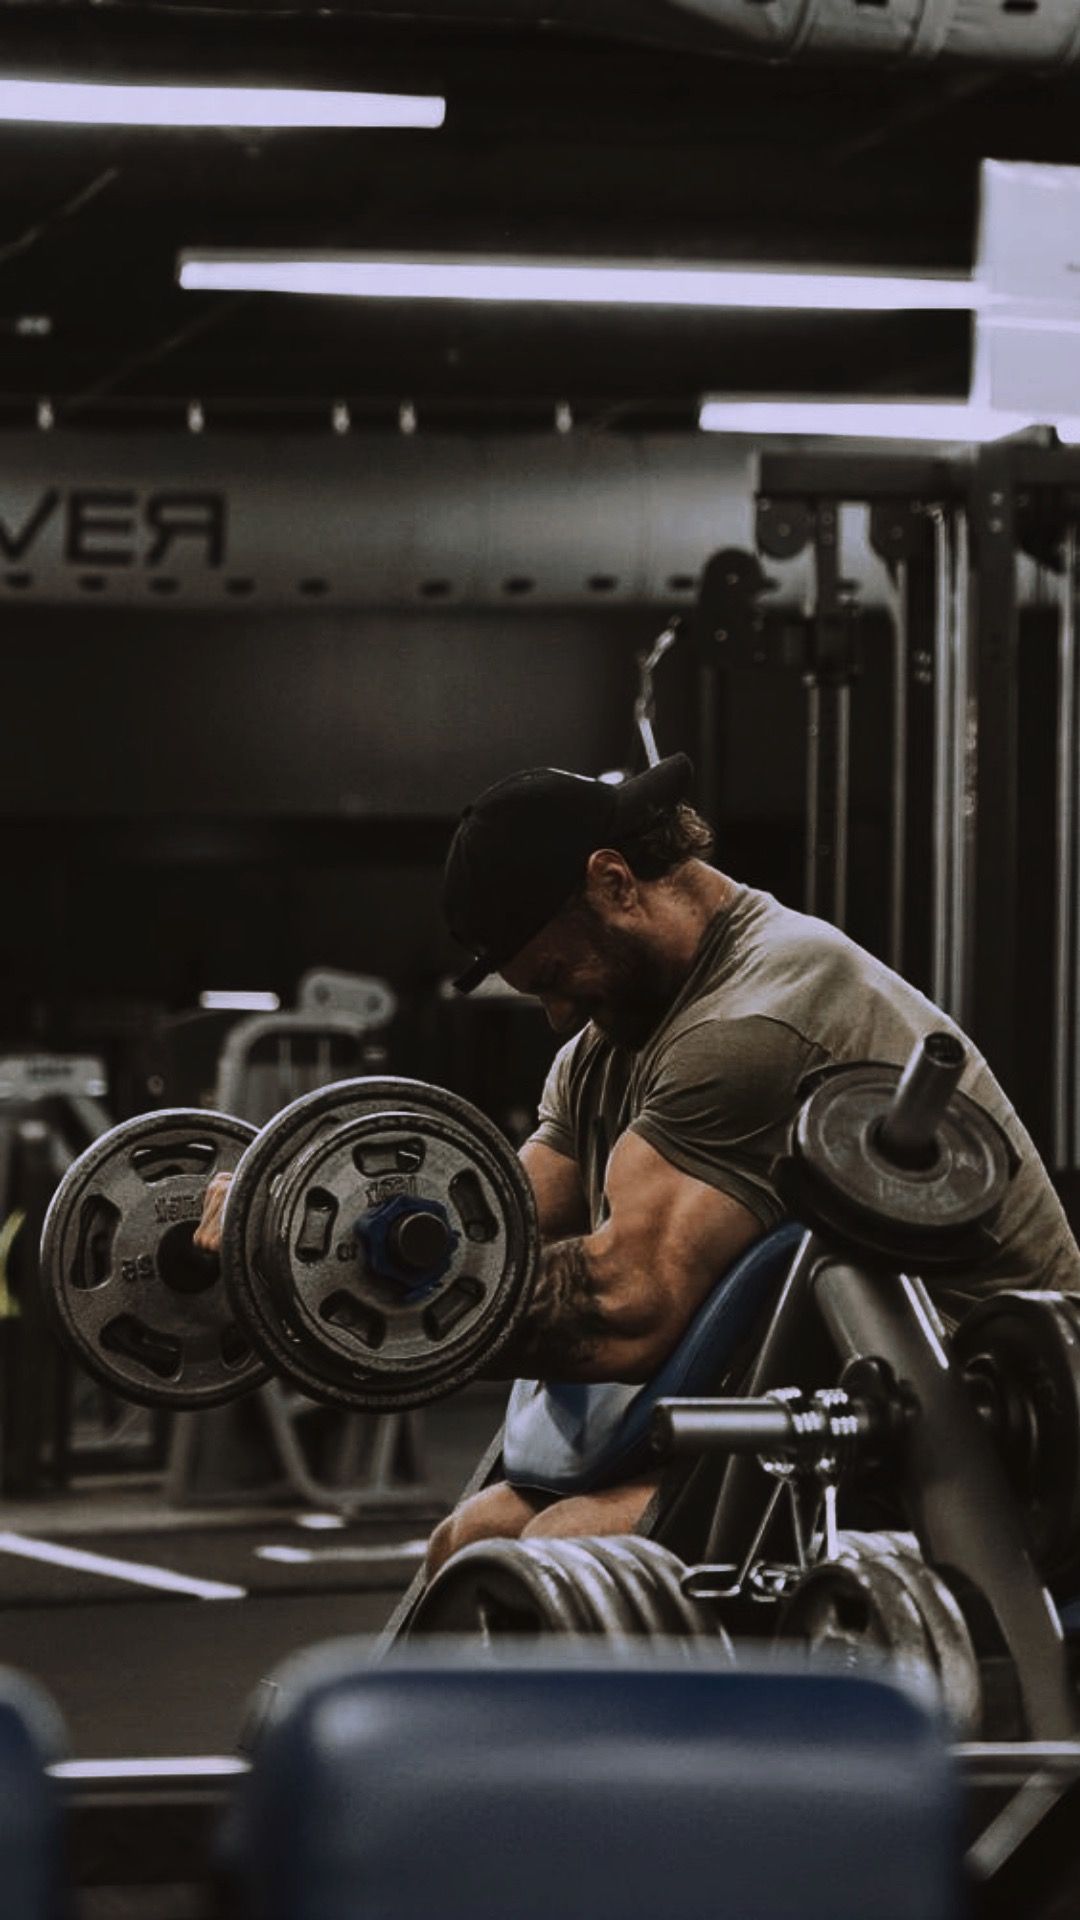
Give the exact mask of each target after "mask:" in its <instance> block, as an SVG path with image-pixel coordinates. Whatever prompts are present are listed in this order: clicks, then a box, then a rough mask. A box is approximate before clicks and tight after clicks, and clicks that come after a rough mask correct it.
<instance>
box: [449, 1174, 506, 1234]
mask: <svg viewBox="0 0 1080 1920" xmlns="http://www.w3.org/2000/svg"><path fill="white" fill-rule="evenodd" d="M450 1198H451V1200H452V1201H453V1203H454V1205H455V1207H456V1208H457V1210H458V1213H459V1215H460V1216H461V1224H462V1226H463V1227H464V1229H465V1236H466V1238H467V1239H469V1240H494V1239H495V1237H496V1235H497V1234H498V1231H499V1223H498V1221H497V1220H496V1218H495V1215H494V1214H493V1213H492V1211H491V1208H490V1207H489V1206H488V1203H487V1201H486V1200H485V1198H484V1189H483V1187H482V1186H481V1185H480V1182H479V1180H478V1179H477V1176H476V1174H475V1173H471V1172H465V1173H458V1174H455V1175H454V1178H453V1179H452V1180H451V1182H450Z"/></svg>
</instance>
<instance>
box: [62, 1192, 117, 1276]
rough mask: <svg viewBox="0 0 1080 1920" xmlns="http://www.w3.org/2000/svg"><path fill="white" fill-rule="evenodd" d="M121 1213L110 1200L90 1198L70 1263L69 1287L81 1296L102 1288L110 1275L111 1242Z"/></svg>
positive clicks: (84, 1210) (94, 1195)
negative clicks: (94, 1288) (75, 1289)
mask: <svg viewBox="0 0 1080 1920" xmlns="http://www.w3.org/2000/svg"><path fill="white" fill-rule="evenodd" d="M119 1224H120V1213H119V1210H118V1208H116V1207H114V1206H113V1204H112V1201H111V1200H106V1199H104V1198H103V1196H102V1195H101V1194H100V1193H94V1194H91V1195H90V1197H89V1199H88V1200H87V1201H86V1203H85V1205H84V1206H83V1209H82V1213H81V1215H80V1217H79V1238H78V1243H77V1245H76V1248H75V1258H74V1260H73V1261H72V1263H71V1284H72V1286H73V1287H75V1288H77V1289H78V1291H79V1292H80V1293H88V1292H89V1291H90V1290H91V1288H92V1287H103V1286H104V1285H105V1282H106V1280H107V1279H108V1278H109V1275H110V1274H111V1272H112V1264H113V1240H114V1238H115V1235H116V1229H117V1227H118V1226H119Z"/></svg>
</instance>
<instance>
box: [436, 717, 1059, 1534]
mask: <svg viewBox="0 0 1080 1920" xmlns="http://www.w3.org/2000/svg"><path fill="white" fill-rule="evenodd" d="M691 779H692V769H691V766H690V763H689V761H688V760H687V759H686V758H685V756H683V755H675V756H673V757H672V758H670V759H668V760H665V761H662V762H661V763H660V764H659V765H658V766H656V767H653V768H651V769H649V770H648V771H647V772H645V773H643V774H639V775H637V776H636V777H635V778H633V779H630V780H628V781H626V782H625V783H624V784H623V785H621V786H609V785H607V784H606V783H604V782H602V781H597V780H588V779H582V778H580V777H579V776H577V775H572V774H568V773H562V772H558V771H555V770H552V769H550V768H541V769H535V770H533V771H530V772H526V773H522V774H518V775H514V776H512V777H511V778H510V779H508V780H505V781H502V782H500V783H499V784H498V785H497V786H495V787H493V788H490V789H489V790H488V791H487V792H486V793H484V794H482V795H481V796H480V798H479V799H478V800H477V801H476V802H475V804H474V805H473V806H472V807H470V808H468V809H467V810H466V812H465V814H464V815H463V816H462V819H461V821H460V823H459V826H458V829H457V832H456V834H455V837H454V841H453V845H452V847H451V850H450V854H449V858H448V861H447V868H446V876H445V892H444V905H445V911H446V915H447V919H448V922H449V924H450V927H451V929H452V931H453V932H454V934H455V936H456V937H457V938H458V939H459V940H460V941H461V943H462V944H463V945H464V946H466V947H468V948H470V949H471V950H472V951H473V953H474V954H475V956H476V957H475V959H474V961H473V963H472V965H471V966H469V967H468V968H467V969H466V971H465V972H464V973H463V974H462V975H461V977H460V979H459V980H458V982H457V985H458V986H459V988H461V990H462V991H464V992H468V991H470V990H471V989H472V988H473V987H475V986H476V985H478V984H479V982H480V981H481V980H482V979H483V978H484V977H485V976H486V975H487V974H489V973H492V972H497V973H500V974H501V975H502V976H503V978H504V979H505V980H506V981H507V983H508V984H509V985H510V986H512V987H514V988H516V989H518V990H519V991H521V992H523V993H527V994H531V995H535V996H536V998H538V999H539V1000H540V1002H541V1004H542V1006H543V1007H544V1010H545V1012H546V1014H547V1017H548V1020H549V1022H550V1024H551V1025H552V1027H553V1028H554V1030H555V1031H556V1033H558V1034H560V1035H563V1036H566V1035H569V1036H572V1037H571V1038H569V1039H567V1041H566V1044H565V1045H564V1046H563V1047H562V1048H561V1050H560V1052H559V1053H558V1055H557V1056H556V1059H555V1062H554V1065H553V1066H552V1069H551V1072H550V1074H549V1076H548V1080H547V1084H546V1086H545V1088H544V1093H543V1098H542V1100H541V1105H540V1119H539V1125H538V1127H537V1129H536V1131H535V1133H534V1134H533V1135H532V1137H531V1139H530V1140H528V1141H527V1142H526V1144H525V1146H524V1147H523V1149H522V1156H521V1157H522V1160H523V1162H524V1164H525V1167H526V1169H527V1171H528V1174H529V1177H530V1180H531V1182H532V1186H533V1189H534V1192H535V1195H536V1200H537V1206H538V1212H539V1218H540V1227H541V1233H542V1236H543V1239H544V1242H545V1247H544V1252H543V1254H542V1256H541V1260H540V1265H539V1270H538V1273H537V1276H536V1281H535V1284H534V1286H533V1289H532V1292H531V1296H530V1299H529V1304H528V1307H527V1310H526V1313H525V1315H524V1317H523V1318H522V1320H521V1321H520V1323H519V1325H518V1328H517V1329H516V1332H515V1334H514V1336H513V1337H512V1339H511V1342H510V1344H509V1345H508V1346H507V1347H505V1348H504V1349H503V1351H502V1352H501V1353H500V1355H499V1370H500V1372H501V1373H504V1374H505V1373H508V1372H510V1371H514V1372H516V1373H517V1374H519V1375H520V1376H522V1378H521V1380H519V1384H518V1385H517V1387H515V1389H514V1393H513V1395H512V1398H511V1405H510V1410H509V1416H508V1425H507V1448H506V1452H507V1456H508V1457H510V1456H512V1457H513V1473H512V1481H511V1479H507V1480H503V1481H499V1482H496V1483H495V1484H494V1485H491V1486H489V1487H486V1488H484V1489H483V1490H482V1491H481V1492H479V1493H477V1494H475V1495H474V1496H473V1497H472V1498H471V1499H469V1500H468V1501H467V1502H464V1503H463V1504H462V1505H461V1506H459V1507H458V1509H457V1510H456V1511H455V1512H454V1513H453V1514H451V1515H450V1517H449V1518H448V1519H447V1520H446V1521H444V1522H443V1523H442V1525H441V1526H440V1527H439V1528H438V1529H437V1530H436V1533H435V1534H434V1536H433V1538H432V1541H431V1545H430V1549H429V1555H428V1566H429V1570H430V1571H435V1570H437V1568H438V1567H439V1566H440V1565H442V1563H443V1562H444V1560H445V1559H446V1558H447V1557H448V1556H449V1555H450V1554H451V1553H453V1552H456V1551H457V1550H458V1548H460V1547H462V1546H464V1545H466V1544H468V1543H469V1542H470V1541H473V1540H477V1539H483V1538H489V1537H493V1536H521V1535H527V1536H533V1537H535V1536H537V1535H540V1534H561V1533H566V1534H598V1533H600V1534H602V1533H621V1532H625V1531H627V1530H630V1529H632V1528H633V1527H634V1526H635V1525H636V1524H637V1522H638V1521H639V1520H640V1518H641V1515H642V1513H643V1512H644V1509H645V1507H646V1505H647V1503H648V1501H649V1499H650V1497H651V1494H652V1492H653V1488H654V1485H655V1482H654V1481H653V1480H651V1479H648V1478H646V1479H635V1480H633V1481H632V1482H631V1483H629V1484H622V1485H616V1486H607V1487H604V1488H601V1489H600V1490H596V1491H585V1492H580V1493H577V1494H575V1495H574V1496H572V1497H570V1498H554V1499H553V1498H552V1496H551V1491H550V1489H545V1487H544V1484H543V1480H544V1476H543V1472H542V1469H541V1470H540V1471H538V1472H537V1474H536V1481H537V1482H538V1484H533V1483H532V1481H531V1480H530V1467H529V1461H528V1431H529V1423H530V1420H533V1419H534V1413H535V1403H536V1400H537V1396H538V1395H539V1394H541V1393H542V1391H543V1389H541V1388H538V1387H536V1386H534V1385H532V1384H531V1383H533V1382H548V1383H551V1382H581V1383H590V1382H631V1383H632V1382H642V1381H647V1380H648V1379H650V1377H652V1376H653V1375H654V1374H655V1372H656V1371H657V1369H658V1368H659V1367H660V1366H661V1364H662V1363H663V1362H664V1361H665V1360H667V1358H668V1356H669V1355H671V1354H672V1353H673V1351H674V1350H675V1349H676V1348H677V1347H678V1344H679V1342H680V1339H681V1337H682V1335H683V1333H684V1331H685V1330H686V1328H687V1326H688V1325H689V1323H690V1322H691V1320H692V1318H693V1316H694V1314H695V1312H696V1310H697V1309H698V1308H699V1307H700V1305H701V1303H702V1302H703V1300H704V1299H705V1298H706V1296H707V1295H708V1294H709V1293H710V1291H711V1290H712V1289H713V1288H714V1287H715V1285H716V1283H717V1280H718V1279H719V1278H720V1276H722V1275H723V1274H724V1272H725V1270H726V1269H728V1268H729V1267H730V1266H731V1265H732V1263H733V1262H735V1261H736V1260H737V1259H738V1258H739V1256H740V1255H741V1254H742V1253H743V1252H744V1251H745V1249H746V1248H747V1247H749V1246H750V1245H751V1243H752V1242H754V1241H755V1240H757V1239H758V1238H759V1237H760V1236H761V1235H762V1234H763V1233H765V1232H766V1231H767V1230H768V1229H769V1228H770V1227H773V1226H775V1225H776V1223H777V1222H778V1221H780V1220H781V1219H782V1218H783V1216H784V1213H785V1207H784V1204H783V1202H782V1200H781V1198H780V1196H779V1194H778V1192H777V1189H776V1184H775V1180H774V1177H773V1162H774V1160H775V1158H776V1157H777V1156H778V1155H779V1154H780V1153H781V1151H782V1150H783V1148H784V1145H785V1140H786V1136H787V1131H788V1127H789V1125H790V1123H791V1121H792V1119H793V1117H794V1115H795V1113H796V1111H797V1109H798V1107H799V1104H800V1095H799V1086H800V1082H801V1081H802V1080H803V1079H804V1078H805V1076H806V1075H807V1074H808V1073H809V1072H811V1071H813V1070H814V1069H815V1068H818V1067H822V1066H828V1065H831V1064H834V1063H839V1062H844V1061H859V1060H869V1059H876V1060H885V1061H889V1062H892V1063H894V1064H896V1065H898V1066H899V1065H901V1064H902V1063H903V1062H904V1061H905V1060H906V1059H907V1057H908V1055H909V1053H910V1051H911V1049H912V1046H913V1045H914V1044H915V1042H916V1041H917V1040H918V1039H919V1038H920V1037H921V1036H922V1035H924V1034H926V1033H928V1032H930V1031H931V1030H942V1029H944V1030H946V1031H955V1028H953V1026H952V1023H951V1022H950V1021H948V1020H947V1019H946V1018H945V1017H944V1016H943V1015H942V1014H941V1013H940V1011H939V1010H938V1009H937V1008H936V1007H934V1006H933V1005H932V1004H931V1003H930V1002H929V1001H928V1000H927V999H926V998H925V997H924V996H923V995H922V994H920V993H918V992H917V991H916V990H915V989H914V988H912V987H911V986H909V985H908V984H907V983H906V982H905V981H903V980H902V979H900V978H899V977H898V976H897V975H896V974H895V973H893V972H891V971H890V970H889V968H887V967H886V966H884V965H883V964H882V963H881V962H880V961H878V960H876V959H874V958H873V957H872V956H871V955H870V954H868V953H866V952H864V951H863V950H861V949H860V948H859V947H858V946H856V945H855V944H854V943H853V942H852V941H851V940H849V939H848V938H847V937H846V936H845V935H844V934H842V933H840V932H838V931H837V930H836V929H835V928H833V927H831V926H829V925H826V924H825V923H823V922H821V921H818V920H815V919H812V918H810V917H808V916H806V915H804V914H801V913H797V912H794V911H792V910H791V909H788V908H786V907H783V906H781V905H780V904H779V903H778V902H777V901H775V900H774V899H772V898H771V897H770V896H769V895H768V894H765V893H761V892H759V891H757V890H755V889H753V888H750V887H745V886H742V885H739V884H737V883H736V882H735V881H733V880H731V879H729V878H728V877H727V876H726V875H725V874H723V873H721V872H719V871H717V869H716V868H714V867H713V866H711V865H709V864H708V858H709V855H710V853H711V851H712V842H713V836H712V833H711V830H710V829H709V827H708V825H707V824H706V822H705V821H704V820H702V819H701V818H700V816H699V815H697V814H696V813H695V812H694V811H693V810H692V809H691V808H690V806H689V805H688V804H687V794H688V792H689V788H690V783H691ZM963 1086H964V1090H965V1091H966V1092H968V1093H969V1094H971V1095H972V1097H973V1098H975V1099H976V1100H978V1101H979V1102H980V1104H982V1105H983V1106H985V1107H986V1108H987V1109H988V1110H989V1112H990V1113H991V1114H992V1115H993V1116H994V1117H995V1118H996V1119H997V1121H998V1122H999V1124H1000V1125H1001V1126H1002V1127H1003V1128H1004V1129H1005V1131H1006V1133H1007V1134H1008V1137H1009V1139H1010V1141H1011V1143H1012V1145H1013V1147H1014V1149H1015V1150H1016V1153H1017V1155H1018V1157H1019V1160H1020V1169H1019V1172H1018V1173H1017V1176H1016V1178H1015V1180H1014V1181H1013V1182H1012V1184H1011V1187H1010V1189H1009V1193H1008V1197H1007V1199H1006V1201H1005V1203H1004V1206H1003V1209H1002V1212H1001V1214H1000V1216H999V1218H998V1221H997V1223H996V1233H997V1236H998V1238H999V1241H1000V1247H999V1250H998V1252H997V1253H996V1255H995V1256H994V1258H993V1259H991V1260H990V1261H989V1262H988V1263H987V1264H986V1265H985V1267H982V1268H981V1269H980V1270H979V1272H978V1275H977V1278H974V1279H973V1278H972V1276H971V1275H970V1274H965V1275H964V1276H963V1279H962V1280H960V1279H959V1278H958V1277H956V1276H953V1278H952V1280H951V1281H950V1280H949V1279H948V1278H945V1277H942V1276H938V1277H937V1278H936V1279H934V1280H933V1281H932V1282H931V1285H932V1290H933V1291H934V1293H935V1296H936V1299H937V1301H938V1304H939V1307H940V1308H941V1309H942V1311H943V1312H944V1313H945V1315H946V1317H947V1318H950V1319H955V1318H957V1317H959V1315H960V1313H962V1311H963V1310H964V1307H965V1306H966V1305H967V1304H968V1302H969V1300H970V1299H971V1298H972V1297H973V1295H974V1293H975V1292H976V1291H978V1292H982V1291H992V1290H994V1289H996V1288H1000V1287H1005V1286H1009V1287H1015V1286H1028V1287H1034V1286H1038V1287H1047V1288H1051V1287H1053V1288H1061V1289H1064V1290H1073V1289H1078V1288H1080V1250H1078V1248H1077V1245H1076V1242H1075V1241H1074V1239H1073V1236H1072V1234H1071V1232H1070V1230H1069V1227H1068V1224H1067V1222H1066V1219H1065V1216H1064V1213H1063V1211H1062V1209H1061V1206H1060V1203H1059V1201H1058V1199H1057V1196H1056V1194H1055V1192H1054V1190H1053V1187H1052V1185H1051V1183H1050V1180H1049V1178H1048V1176H1047V1174H1046V1172H1045V1170H1044V1168H1043V1167H1042V1165H1041V1162H1040V1161H1039V1159H1038V1156H1037V1154H1036V1152H1035V1149H1034V1146H1033V1145H1032V1142H1031V1140H1030V1139H1029V1137H1028V1135H1027V1134H1026V1132H1025V1131H1024V1129H1023V1127H1022V1126H1021V1124H1020V1122H1019V1120H1018V1118H1017V1116H1016V1114H1015V1112H1014V1111H1013V1109H1012V1107H1011V1106H1010V1104H1009V1102H1008V1101H1007V1100H1006V1098H1005V1095H1004V1094H1003V1093H1002V1091H1001V1089H1000V1087H999V1086H998V1085H997V1083H996V1082H995V1080H994V1079H993V1076H992V1075H991V1073H990V1071H989V1069H988V1068H987V1066H986V1065H985V1063H984V1062H983V1061H982V1060H981V1059H980V1058H979V1056H978V1054H977V1053H975V1051H974V1049H971V1050H970V1064H969V1067H968V1070H967V1072H966V1074H965V1077H964V1081H963ZM557 1411H558V1414H559V1416H560V1417H561V1416H563V1415H565V1411H566V1409H565V1404H564V1406H563V1407H562V1408H561V1409H559V1410H557ZM577 1414H578V1417H579V1418H580V1419H583V1420H587V1418H588V1410H587V1406H583V1404H582V1401H581V1400H579V1402H578V1407H577ZM519 1429H520V1430H521V1434H520V1435H519V1434H518V1430H519ZM522 1435H523V1444H519V1445H517V1446H513V1445H512V1444H511V1443H512V1442H513V1441H514V1439H515V1437H519V1438H520V1437H521V1436H522ZM522 1455H524V1457H522Z"/></svg>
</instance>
